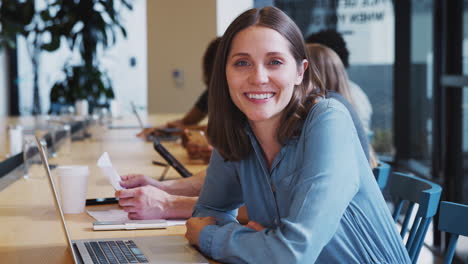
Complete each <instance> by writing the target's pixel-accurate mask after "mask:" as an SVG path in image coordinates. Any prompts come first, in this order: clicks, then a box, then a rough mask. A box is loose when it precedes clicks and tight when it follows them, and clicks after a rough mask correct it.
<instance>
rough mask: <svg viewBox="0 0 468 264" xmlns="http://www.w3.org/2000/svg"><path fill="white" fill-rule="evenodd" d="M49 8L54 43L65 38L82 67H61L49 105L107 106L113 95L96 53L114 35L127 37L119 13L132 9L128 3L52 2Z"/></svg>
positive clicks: (98, 0) (112, 40) (124, 0)
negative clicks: (52, 12) (61, 74)
mask: <svg viewBox="0 0 468 264" xmlns="http://www.w3.org/2000/svg"><path fill="white" fill-rule="evenodd" d="M50 6H51V8H52V10H54V9H55V15H54V16H53V20H54V21H55V23H54V27H53V28H51V29H50V30H51V31H52V32H53V33H54V34H53V35H52V36H54V37H55V42H59V41H60V38H62V39H66V40H67V42H68V44H69V46H70V49H71V50H74V49H78V50H79V52H80V55H81V58H82V64H79V65H65V66H64V72H65V79H64V80H61V81H59V82H57V83H56V84H55V85H54V86H53V87H52V90H51V94H50V99H51V102H55V103H65V104H73V103H75V102H76V101H77V100H87V101H88V102H89V105H90V108H91V109H90V110H92V108H93V107H94V106H102V105H107V103H108V101H109V100H110V99H113V98H114V92H113V89H112V84H111V81H110V79H109V78H108V76H107V74H106V73H105V71H103V70H101V67H100V65H99V57H100V54H99V51H100V50H104V49H106V48H108V47H110V46H112V45H114V44H115V41H116V34H117V33H118V32H120V33H121V34H122V35H123V36H124V37H126V36H127V32H126V31H125V28H124V27H123V25H122V24H121V22H120V20H121V17H120V11H121V9H123V8H127V9H132V5H131V3H130V1H128V0H119V1H101V0H81V1H78V2H77V1H73V0H56V1H55V2H53V3H52V4H50ZM52 42H54V41H52Z"/></svg>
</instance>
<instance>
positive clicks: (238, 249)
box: [186, 7, 410, 263]
mask: <svg viewBox="0 0 468 264" xmlns="http://www.w3.org/2000/svg"><path fill="white" fill-rule="evenodd" d="M307 58H308V56H307V52H306V49H305V45H304V41H303V38H302V35H301V32H300V31H299V29H298V28H297V26H296V25H295V24H294V22H293V21H292V20H291V19H290V18H289V17H287V16H286V15H285V14H284V13H283V12H281V11H280V10H279V9H277V8H274V7H266V8H262V9H251V10H248V11H246V12H244V13H243V14H241V15H240V16H239V17H238V18H236V19H235V20H234V22H232V24H231V25H230V26H229V27H228V29H227V30H226V33H225V34H224V36H223V38H222V40H221V43H220V46H219V48H218V53H217V56H216V61H215V67H214V68H213V69H214V72H213V76H212V80H211V83H210V86H209V89H210V90H209V98H208V104H209V109H210V111H209V123H208V137H209V139H210V143H212V144H213V146H214V147H215V150H214V152H213V155H212V158H211V160H210V164H209V167H208V170H207V176H206V179H205V183H204V185H203V188H202V192H201V194H200V197H199V200H198V202H197V204H196V206H195V209H194V213H193V217H192V218H190V219H189V220H188V221H187V224H186V225H187V233H186V237H187V239H188V240H189V242H190V243H191V244H193V245H195V246H197V247H198V248H199V249H200V250H201V251H202V252H203V253H204V254H206V255H207V256H210V257H212V258H214V259H216V260H219V261H222V262H229V263H314V262H317V263H410V260H409V257H408V254H407V252H406V249H405V248H404V246H403V243H402V241H401V238H400V236H399V235H398V233H397V231H396V227H395V224H394V223H393V220H392V218H391V215H390V212H389V210H388V208H387V205H386V204H385V201H384V200H383V197H382V194H381V192H380V189H379V187H378V186H377V184H376V182H375V179H374V176H373V174H372V171H371V169H370V167H369V164H368V162H367V159H366V157H365V155H364V152H363V149H362V147H361V145H360V144H359V139H358V137H357V134H356V129H355V127H354V125H353V122H352V120H351V117H350V115H349V112H348V111H347V109H346V108H345V107H344V106H343V105H342V104H341V103H339V102H338V101H336V100H334V99H325V98H324V97H323V95H324V93H325V91H324V88H323V87H322V84H321V81H320V80H319V78H318V75H317V73H316V71H315V70H313V69H314V67H309V66H310V65H309V62H308V60H307ZM310 83H312V85H310ZM243 204H245V205H246V207H247V211H248V215H249V219H250V222H249V223H248V224H247V225H246V226H243V225H241V224H239V223H238V222H237V220H236V218H235V216H236V214H237V208H239V207H240V206H242V205H243Z"/></svg>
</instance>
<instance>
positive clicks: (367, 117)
mask: <svg viewBox="0 0 468 264" xmlns="http://www.w3.org/2000/svg"><path fill="white" fill-rule="evenodd" d="M306 43H316V44H322V45H324V46H326V47H328V48H330V49H332V50H333V51H334V52H336V54H338V56H339V57H340V59H341V61H342V62H343V65H344V67H345V68H348V67H349V62H348V58H349V51H348V48H347V47H346V42H345V41H344V39H343V36H342V35H341V34H340V33H339V32H337V31H336V30H334V29H328V30H322V31H320V32H317V33H314V34H311V35H310V36H309V37H307V39H306ZM348 85H349V90H350V96H351V98H353V100H352V101H354V102H356V104H355V105H354V106H355V110H356V112H357V114H358V116H359V119H361V123H362V125H363V126H364V130H365V132H366V134H369V133H370V131H371V129H370V127H371V118H372V105H371V103H370V101H369V98H368V97H367V95H366V93H364V91H363V90H362V89H361V87H359V85H357V84H356V83H354V82H352V81H351V80H349V81H348ZM345 98H346V96H345Z"/></svg>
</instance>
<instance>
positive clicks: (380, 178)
mask: <svg viewBox="0 0 468 264" xmlns="http://www.w3.org/2000/svg"><path fill="white" fill-rule="evenodd" d="M372 172H373V173H374V176H375V180H376V181H377V184H378V185H379V188H380V190H383V189H384V188H385V186H386V185H387V181H388V176H389V175H390V165H389V164H387V163H385V162H382V161H379V166H377V167H375V168H374V169H373V170H372Z"/></svg>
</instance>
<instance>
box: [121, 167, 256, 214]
mask: <svg viewBox="0 0 468 264" xmlns="http://www.w3.org/2000/svg"><path fill="white" fill-rule="evenodd" d="M205 175H206V171H201V172H199V173H197V174H195V175H193V176H192V177H189V178H183V179H177V180H169V181H163V182H160V181H157V180H155V179H153V178H150V177H148V176H144V175H142V174H130V175H125V176H122V177H121V178H122V181H121V182H120V185H121V186H122V187H124V188H126V189H125V190H121V191H116V192H115V197H118V198H119V205H120V206H122V208H123V210H124V211H125V212H127V213H128V218H129V219H133V220H143V219H182V218H189V217H190V216H191V215H192V211H193V207H194V206H195V203H196V202H197V199H198V195H199V194H200V190H201V187H202V185H203V182H204V181H205ZM237 219H238V221H239V222H241V223H247V221H248V216H247V212H246V211H245V208H244V209H242V210H240V211H239V215H238V218H237Z"/></svg>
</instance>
